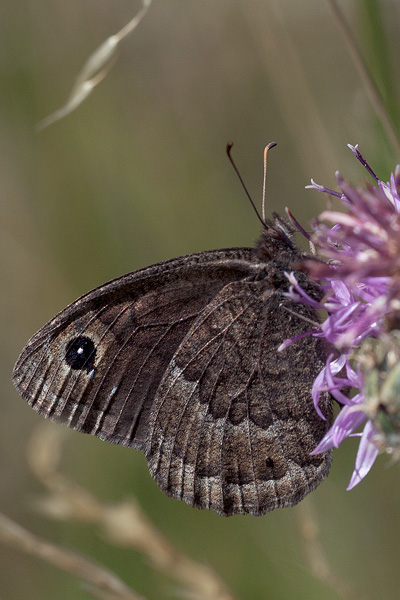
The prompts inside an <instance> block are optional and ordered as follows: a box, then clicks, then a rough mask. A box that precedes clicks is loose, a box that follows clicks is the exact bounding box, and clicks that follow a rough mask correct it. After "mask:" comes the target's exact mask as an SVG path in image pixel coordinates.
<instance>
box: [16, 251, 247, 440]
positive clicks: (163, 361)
mask: <svg viewBox="0 0 400 600" xmlns="http://www.w3.org/2000/svg"><path fill="white" fill-rule="evenodd" d="M253 258H254V257H253V254H252V251H251V250H246V249H241V250H240V252H239V254H238V250H237V249H232V250H227V251H224V250H221V251H215V252H207V253H201V254H197V255H191V256H187V257H183V258H181V259H176V260H172V261H167V262H165V263H160V264H159V265H154V266H153V267H150V268H148V269H143V270H141V271H137V272H135V273H131V274H129V275H125V276H124V277H121V278H119V279H116V280H114V281H112V282H110V283H108V284H106V285H104V286H101V287H100V288H97V289H96V290H93V291H92V292H89V294H86V295H85V296H82V297H81V298H80V299H78V300H77V301H75V302H74V303H72V304H71V305H70V306H68V307H67V308H66V309H64V310H63V311H61V312H60V313H59V314H58V315H57V316H56V317H55V318H54V319H53V320H52V321H50V322H49V323H48V324H47V325H45V326H44V327H43V328H42V329H41V330H39V331H38V332H37V333H36V334H35V335H34V336H33V337H32V338H31V340H30V341H29V342H28V344H27V346H26V347H25V349H24V350H23V352H22V354H21V356H20V357H19V359H18V361H17V364H16V366H15V369H14V383H15V385H16V387H17V389H18V390H19V392H20V393H21V395H22V396H23V397H24V398H26V399H27V400H28V402H29V404H30V405H31V406H32V407H33V408H35V410H37V411H38V412H41V413H43V414H44V415H45V416H48V417H50V418H52V419H54V420H61V421H65V422H66V423H67V424H68V425H70V426H71V427H73V428H74V429H77V430H79V431H83V432H86V433H92V434H95V435H97V436H98V437H101V438H103V439H106V440H108V441H110V442H114V443H119V444H123V445H130V446H134V447H137V448H140V447H141V446H142V443H143V441H144V440H145V438H146V433H147V423H148V417H149V414H150V411H151V405H152V401H153V398H154V395H155V393H156V391H157V388H158V385H159V383H160V380H161V378H162V376H163V373H164V371H165V369H166V368H167V366H168V364H169V362H170V360H171V358H172V356H173V354H174V352H175V351H176V348H177V347H178V346H179V343H180V342H181V340H182V338H183V337H184V336H185V334H186V333H187V331H188V330H189V328H190V326H191V324H192V322H193V321H194V320H195V319H196V317H197V316H198V314H199V313H200V312H201V311H202V310H203V309H204V307H205V306H206V305H207V304H208V303H209V302H210V301H211V300H212V298H213V297H214V296H215V295H216V294H218V292H219V290H220V289H221V288H222V287H223V286H224V285H225V284H227V283H229V282H230V281H234V280H238V279H242V278H245V277H247V276H248V275H249V273H250V272H251V265H252V262H251V261H252V259H253Z"/></svg>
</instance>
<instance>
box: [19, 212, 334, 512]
mask: <svg viewBox="0 0 400 600" xmlns="http://www.w3.org/2000/svg"><path fill="white" fill-rule="evenodd" d="M293 233H294V232H293V230H292V228H291V227H290V226H289V225H288V224H287V223H286V222H285V221H284V220H283V219H281V218H280V217H279V216H278V215H274V219H273V221H266V222H265V223H264V229H263V232H262V235H261V238H260V240H259V242H258V244H257V246H256V247H255V248H254V249H252V248H228V249H222V250H210V251H206V252H200V253H197V254H190V255H188V256H183V257H181V258H176V259H172V260H168V261H166V262H162V263H158V264H156V265H153V266H151V267H147V268H145V269H141V270H139V271H134V272H133V273H129V274H128V275H124V276H123V277H119V278H117V279H114V280H113V281H110V282H109V283H106V284H105V285H102V286H100V287H98V288H96V289H95V290H92V291H91V292H89V293H87V294H85V295H84V296H82V297H81V298H79V299H78V300H76V301H75V302H73V303H72V304H70V305H69V306H67V308H65V309H64V310H62V311H61V312H60V313H59V314H58V315H57V316H56V317H54V319H52V320H51V321H50V322H49V323H47V325H45V326H44V327H42V329H40V330H39V331H38V332H37V333H36V334H35V335H34V336H33V337H32V338H31V340H30V341H29V342H28V344H27V345H26V347H25V348H24V350H23V351H22V354H21V356H20V357H19V359H18V361H17V363H16V365H15V368H14V375H13V379H14V383H15V386H16V387H17V389H18V391H19V392H20V394H21V395H22V396H23V397H24V398H25V399H26V400H27V401H28V403H29V404H30V405H31V406H32V407H33V408H34V409H35V410H36V411H38V412H39V413H42V414H43V415H44V416H46V417H50V418H51V419H53V420H55V421H61V422H65V423H67V425H69V426H70V427H72V428H73V429H76V430H78V431H82V432H84V433H91V434H93V435H96V436H97V437H99V438H101V439H103V440H106V441H108V442H112V443H115V444H122V445H124V446H130V447H132V448H136V449H138V450H143V452H144V453H145V456H146V459H147V461H148V465H149V469H150V473H151V475H152V476H153V477H154V479H155V480H156V482H157V484H158V485H159V487H160V488H161V489H162V491H163V492H165V493H166V494H168V495H169V496H173V497H174V498H179V499H180V500H184V501H185V502H187V503H188V504H190V505H193V506H196V507H198V508H212V509H213V510H215V511H216V512H217V513H218V514H220V515H233V514H252V515H261V514H263V513H265V512H266V511H269V510H272V509H274V508H277V507H283V506H291V505H294V504H296V503H297V502H299V501H300V500H301V499H302V498H303V497H304V496H305V495H306V494H308V493H309V492H310V491H311V490H313V489H314V488H315V487H316V486H317V485H318V483H319V482H320V481H321V480H322V479H323V477H325V475H327V473H328V470H329V465H330V454H329V453H325V454H321V455H317V456H311V455H310V452H311V451H312V450H313V449H314V448H315V446H316V445H317V444H318V442H319V441H320V440H321V438H322V437H323V435H324V434H325V433H326V431H327V429H328V428H329V426H330V424H331V420H332V412H331V406H330V399H329V397H328V395H325V396H324V397H322V398H321V403H320V407H321V409H322V411H323V412H324V414H325V416H326V421H324V420H322V419H321V418H320V417H319V416H318V415H317V413H316V412H315V409H314V407H313V402H312V398H311V386H312V383H313V381H314V379H315V377H316V375H317V374H318V372H319V371H320V369H321V368H322V367H323V365H324V362H325V354H324V351H323V348H322V346H321V342H320V341H319V340H317V339H316V338H314V337H311V336H308V337H306V338H305V339H303V340H301V342H299V343H295V344H292V345H291V346H290V347H289V348H288V349H286V350H285V351H284V352H281V353H278V352H277V348H278V346H279V345H280V344H281V342H282V341H283V340H284V339H285V338H288V337H293V336H297V335H299V334H302V333H303V332H305V331H307V330H308V329H309V328H310V325H309V323H307V320H310V319H312V320H314V321H315V320H316V315H315V313H314V312H313V310H312V309H311V308H309V307H306V306H301V305H299V304H294V303H293V302H292V301H291V300H290V299H289V298H288V297H287V296H285V295H284V292H286V291H287V290H288V286H289V284H288V281H287V278H286V277H285V274H284V273H285V272H290V271H294V272H295V275H296V277H297V278H298V280H299V282H300V284H301V286H302V287H303V289H305V290H306V291H307V292H308V293H310V294H311V295H314V297H318V296H320V295H321V294H320V291H319V289H318V286H317V285H316V284H315V283H314V282H311V281H310V280H309V279H308V278H307V276H306V275H305V274H304V273H302V272H301V271H299V265H300V264H301V262H302V260H303V259H304V256H305V255H304V253H303V252H301V251H300V250H299V249H298V248H297V246H296V245H295V244H294V242H293V240H292V235H293ZM287 309H289V310H287Z"/></svg>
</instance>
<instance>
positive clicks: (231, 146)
mask: <svg viewBox="0 0 400 600" xmlns="http://www.w3.org/2000/svg"><path fill="white" fill-rule="evenodd" d="M232 148H233V142H229V143H228V144H227V146H226V153H227V155H228V158H229V160H230V162H231V165H232V167H233V168H234V170H235V173H236V175H237V176H238V177H239V181H240V183H241V184H242V188H243V189H244V191H245V193H246V196H247V197H248V199H249V200H250V204H251V205H252V207H253V209H254V212H255V213H256V215H257V218H258V220H259V221H260V222H261V225H262V226H263V227H265V219H262V218H261V216H260V213H259V212H258V210H257V208H256V205H255V204H254V202H253V199H252V197H251V196H250V194H249V191H248V189H247V187H246V185H245V183H244V181H243V179H242V176H241V174H240V173H239V169H238V168H237V166H236V165H235V161H234V160H233V158H232V156H231V150H232Z"/></svg>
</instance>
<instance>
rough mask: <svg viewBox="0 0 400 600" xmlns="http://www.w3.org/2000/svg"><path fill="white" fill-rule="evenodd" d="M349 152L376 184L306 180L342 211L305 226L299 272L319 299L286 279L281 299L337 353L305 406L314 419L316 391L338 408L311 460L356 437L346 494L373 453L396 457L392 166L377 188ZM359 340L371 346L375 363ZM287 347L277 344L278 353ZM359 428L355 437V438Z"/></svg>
mask: <svg viewBox="0 0 400 600" xmlns="http://www.w3.org/2000/svg"><path fill="white" fill-rule="evenodd" d="M349 148H350V149H351V150H352V151H353V153H354V154H355V156H356V157H357V159H358V160H359V161H360V162H361V163H362V164H363V165H364V167H365V168H366V169H367V171H368V172H369V174H370V175H371V176H372V177H373V179H374V180H375V182H376V185H372V184H368V185H366V186H365V187H354V186H352V185H351V184H350V183H348V182H346V181H344V179H343V178H342V177H341V175H340V174H339V173H336V179H337V183H338V186H339V188H340V193H339V192H335V191H333V190H329V189H327V188H325V187H323V186H321V185H318V184H316V183H315V182H314V181H312V185H311V186H307V187H310V188H313V189H316V190H318V191H321V192H325V193H328V194H331V195H333V196H336V197H337V198H339V199H340V201H341V203H342V204H343V206H344V208H345V212H339V211H334V210H325V211H324V212H323V213H322V214H321V215H320V217H319V218H318V219H317V220H316V221H315V222H314V223H313V224H312V230H313V232H312V235H311V238H310V239H311V242H312V243H313V244H314V246H315V248H316V249H317V254H318V258H313V259H311V258H310V259H309V260H307V261H306V263H305V268H306V270H307V271H308V273H309V275H310V276H311V277H312V278H313V279H315V280H317V281H319V283H320V284H321V286H322V288H323V290H324V293H325V295H324V299H323V300H322V301H321V302H316V301H315V300H314V299H312V298H311V297H310V296H308V295H307V294H306V292H305V291H304V290H303V289H302V288H301V287H300V286H299V284H298V282H297V281H296V278H295V277H294V275H293V273H291V274H288V275H287V277H288V279H289V282H290V284H291V286H290V290H289V292H288V296H290V297H291V298H292V299H293V300H294V301H297V302H300V303H303V304H307V305H309V306H312V307H314V308H315V309H323V310H325V311H326V312H327V313H328V317H327V318H326V320H325V321H324V322H323V323H322V324H321V327H320V329H314V330H312V331H310V332H309V335H313V336H316V337H324V338H325V339H326V340H328V341H329V342H330V343H331V344H332V345H333V346H335V347H336V348H337V350H338V351H339V353H340V354H339V357H337V355H335V356H334V355H333V354H332V355H331V356H329V357H328V358H327V361H326V365H325V367H324V368H323V369H322V371H321V372H320V373H319V375H318V377H317V378H316V380H315V382H314V385H313V389H312V396H313V401H314V405H315V408H316V411H317V412H318V414H319V415H320V417H321V418H324V416H323V415H322V412H321V411H320V409H319V406H318V403H319V397H320V394H321V393H322V392H325V391H329V392H330V394H331V395H332V396H333V397H334V398H335V400H336V401H337V402H338V403H339V404H340V405H341V406H342V409H341V411H340V413H339V415H338V416H337V418H336V420H335V422H334V424H333V425H332V427H331V428H330V429H329V431H328V432H327V433H326V435H325V436H324V438H323V439H322V440H321V442H320V443H319V444H318V446H317V447H316V448H315V449H314V451H313V454H317V453H320V452H325V451H326V450H329V449H330V448H333V447H335V448H337V447H338V446H339V445H340V444H341V442H342V441H343V440H344V439H345V438H347V437H351V436H361V437H360V444H359V448H358V453H357V457H356V463H355V469H354V472H353V474H352V477H351V480H350V483H349V486H348V488H347V489H351V488H353V487H354V486H355V485H357V484H358V483H359V482H360V481H361V480H362V479H363V478H364V477H365V475H366V474H367V473H368V471H369V470H370V468H371V467H372V465H373V463H374V461H375V459H376V457H377V455H378V452H379V450H386V451H387V452H391V451H393V450H394V446H396V448H397V451H398V447H400V399H399V400H397V398H398V396H400V371H399V374H398V377H397V371H396V375H395V376H394V375H392V376H391V373H392V372H393V367H390V366H389V362H390V360H389V353H390V352H392V354H393V352H394V353H395V354H396V356H399V358H400V348H399V339H398V337H397V333H394V334H393V332H397V330H400V301H399V300H398V298H400V166H397V168H396V170H395V173H394V174H392V175H391V178H390V182H389V183H384V182H382V181H381V180H380V179H379V178H378V177H377V176H376V175H375V173H374V172H373V171H372V169H371V167H370V166H369V165H368V163H367V162H366V161H365V160H364V158H363V157H362V156H361V154H360V152H359V151H358V148H357V146H355V147H353V146H349ZM367 338H373V339H374V340H377V341H379V343H380V347H379V356H378V355H377V351H375V349H374V347H370V346H369V345H368V344H370V341H369V340H368V341H366V340H367ZM399 338H400V334H399ZM293 341H294V340H286V341H285V342H283V344H282V345H281V346H280V350H283V349H284V348H285V347H287V346H288V345H289V344H290V343H292V342H293ZM367 346H368V349H367V350H366V348H367ZM393 348H395V350H393ZM367 363H368V367H366V364H367ZM396 377H397V378H396ZM344 390H345V391H344ZM385 390H386V391H385ZM397 391H399V393H398V394H397V393H396V392H397ZM398 405H399V406H398ZM383 416H385V419H386V420H385V419H384V420H385V425H384V426H382V425H381V424H382V419H383ZM386 417H388V418H386ZM363 423H364V427H363V431H362V432H361V433H356V430H357V429H358V428H359V427H360V426H361V425H362V424H363Z"/></svg>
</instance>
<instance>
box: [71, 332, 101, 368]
mask: <svg viewBox="0 0 400 600" xmlns="http://www.w3.org/2000/svg"><path fill="white" fill-rule="evenodd" d="M95 356H96V348H95V345H94V343H93V342H92V340H91V339H90V338H88V337H86V336H84V335H80V336H78V337H76V338H73V339H72V340H70V341H69V342H68V345H67V348H66V350H65V360H66V361H67V363H68V364H69V366H70V367H71V369H86V371H87V372H88V373H89V371H91V370H92V369H93V367H94V359H95Z"/></svg>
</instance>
